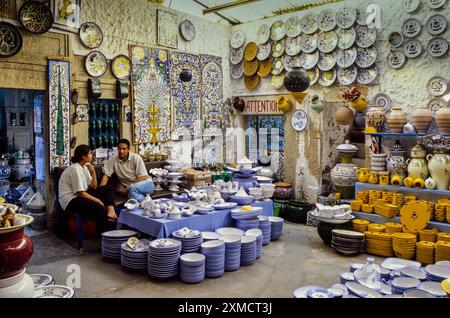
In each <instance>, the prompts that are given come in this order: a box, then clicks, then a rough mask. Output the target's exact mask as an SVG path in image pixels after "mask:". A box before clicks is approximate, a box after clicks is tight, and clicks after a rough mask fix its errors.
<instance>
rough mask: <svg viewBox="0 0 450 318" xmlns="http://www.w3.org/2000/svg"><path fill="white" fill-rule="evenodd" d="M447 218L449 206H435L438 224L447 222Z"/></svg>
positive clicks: (435, 216) (439, 204) (440, 204)
mask: <svg viewBox="0 0 450 318" xmlns="http://www.w3.org/2000/svg"><path fill="white" fill-rule="evenodd" d="M446 216H447V204H442V203H438V204H435V206H434V219H435V220H436V221H437V222H445V219H446Z"/></svg>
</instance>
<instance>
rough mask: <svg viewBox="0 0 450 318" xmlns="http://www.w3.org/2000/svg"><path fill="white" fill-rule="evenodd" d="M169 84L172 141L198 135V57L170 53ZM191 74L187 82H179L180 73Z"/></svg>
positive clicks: (199, 84) (199, 78) (199, 127)
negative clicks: (185, 71) (170, 89)
mask: <svg viewBox="0 0 450 318" xmlns="http://www.w3.org/2000/svg"><path fill="white" fill-rule="evenodd" d="M170 57H171V59H170V83H171V87H172V139H183V136H186V135H190V136H192V135H199V134H200V131H201V125H200V100H201V98H200V96H201V72H200V57H199V56H198V55H193V54H188V53H180V52H172V53H171V55H170ZM182 70H188V71H189V72H191V74H192V79H191V80H190V81H189V82H182V81H181V80H180V72H181V71H182Z"/></svg>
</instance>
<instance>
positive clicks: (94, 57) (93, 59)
mask: <svg viewBox="0 0 450 318" xmlns="http://www.w3.org/2000/svg"><path fill="white" fill-rule="evenodd" d="M84 66H85V68H86V72H87V73H88V74H89V76H92V77H100V76H102V75H103V74H105V72H106V70H107V69H108V60H107V59H106V57H105V56H104V55H103V53H101V52H99V51H93V52H91V53H89V54H88V56H86V61H85V63H84Z"/></svg>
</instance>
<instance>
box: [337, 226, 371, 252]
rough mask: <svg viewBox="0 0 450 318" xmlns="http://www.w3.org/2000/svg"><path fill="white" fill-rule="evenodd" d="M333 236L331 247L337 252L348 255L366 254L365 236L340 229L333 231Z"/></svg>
mask: <svg viewBox="0 0 450 318" xmlns="http://www.w3.org/2000/svg"><path fill="white" fill-rule="evenodd" d="M332 234H333V238H332V241H331V246H332V247H334V248H335V249H336V251H338V252H340V253H342V254H346V255H352V254H357V253H360V252H364V234H362V233H360V232H356V231H347V230H338V229H334V230H332Z"/></svg>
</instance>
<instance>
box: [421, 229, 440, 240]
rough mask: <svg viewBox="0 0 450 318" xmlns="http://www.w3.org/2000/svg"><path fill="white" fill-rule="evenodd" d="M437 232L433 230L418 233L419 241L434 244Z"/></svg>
mask: <svg viewBox="0 0 450 318" xmlns="http://www.w3.org/2000/svg"><path fill="white" fill-rule="evenodd" d="M436 235H437V230H436V229H435V228H433V229H431V230H428V229H424V230H420V231H419V241H428V242H436Z"/></svg>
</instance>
